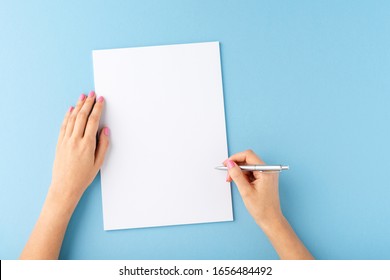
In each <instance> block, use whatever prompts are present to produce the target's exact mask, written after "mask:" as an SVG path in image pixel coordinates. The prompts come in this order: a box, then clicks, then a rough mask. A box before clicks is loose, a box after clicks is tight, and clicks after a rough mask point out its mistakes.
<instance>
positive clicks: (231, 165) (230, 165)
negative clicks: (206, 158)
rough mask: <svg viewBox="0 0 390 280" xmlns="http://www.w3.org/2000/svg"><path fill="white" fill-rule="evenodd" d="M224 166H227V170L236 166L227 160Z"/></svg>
mask: <svg viewBox="0 0 390 280" xmlns="http://www.w3.org/2000/svg"><path fill="white" fill-rule="evenodd" d="M226 165H227V168H228V169H231V168H233V167H234V166H236V163H235V162H234V161H232V160H230V159H228V160H227V161H226Z"/></svg>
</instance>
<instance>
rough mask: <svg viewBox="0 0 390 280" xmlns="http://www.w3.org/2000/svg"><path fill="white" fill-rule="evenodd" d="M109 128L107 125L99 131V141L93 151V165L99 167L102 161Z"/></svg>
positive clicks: (107, 143)
mask: <svg viewBox="0 0 390 280" xmlns="http://www.w3.org/2000/svg"><path fill="white" fill-rule="evenodd" d="M109 136H110V129H109V128H108V127H105V128H103V129H102V130H101V131H100V136H99V142H98V146H97V148H96V152H95V166H96V167H97V169H100V167H101V166H102V164H103V162H104V157H105V156H106V152H107V149H108V145H109Z"/></svg>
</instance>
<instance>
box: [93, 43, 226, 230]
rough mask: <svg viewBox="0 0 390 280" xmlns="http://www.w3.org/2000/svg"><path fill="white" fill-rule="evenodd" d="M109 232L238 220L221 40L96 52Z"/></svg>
mask: <svg viewBox="0 0 390 280" xmlns="http://www.w3.org/2000/svg"><path fill="white" fill-rule="evenodd" d="M93 67H94V79H95V90H96V93H97V94H98V95H102V96H104V97H105V100H106V108H105V112H104V116H103V120H102V124H104V125H107V126H108V127H109V128H110V130H111V134H110V148H109V151H108V153H107V155H106V160H105V162H104V165H103V167H102V169H101V186H102V200H103V219H104V229H105V230H114V229H125V228H141V227H155V226H167V225H179V224H193V223H207V222H220V221H231V220H233V214H232V202H231V190H230V184H228V183H226V182H225V178H226V172H221V171H218V170H215V169H214V167H215V166H217V165H221V162H222V161H223V160H224V159H226V158H227V157H228V153H227V141H226V127H225V113H224V101H223V90H222V75H221V63H220V52H219V43H218V42H211V43H196V44H181V45H167V46H153V47H138V48H123V49H111V50H97V51H93Z"/></svg>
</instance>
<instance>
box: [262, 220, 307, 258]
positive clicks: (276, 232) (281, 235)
mask: <svg viewBox="0 0 390 280" xmlns="http://www.w3.org/2000/svg"><path fill="white" fill-rule="evenodd" d="M261 228H262V229H263V231H264V233H265V234H266V235H267V236H268V238H269V240H270V241H271V243H272V245H273V247H274V248H275V250H276V252H277V253H278V255H279V257H280V259H282V260H291V259H294V260H299V259H300V260H312V259H314V257H313V256H312V255H311V254H310V252H309V251H308V250H307V249H306V247H305V245H303V243H302V242H301V240H300V239H299V238H298V236H297V235H296V233H295V232H294V230H293V229H292V227H291V226H290V224H289V223H288V221H287V220H286V218H285V217H284V216H283V215H282V216H281V217H279V218H278V219H275V220H274V221H272V223H269V224H267V225H264V224H262V225H261Z"/></svg>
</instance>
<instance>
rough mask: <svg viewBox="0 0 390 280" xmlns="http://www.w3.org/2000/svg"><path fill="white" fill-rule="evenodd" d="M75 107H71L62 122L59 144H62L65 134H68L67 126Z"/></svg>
mask: <svg viewBox="0 0 390 280" xmlns="http://www.w3.org/2000/svg"><path fill="white" fill-rule="evenodd" d="M73 109H74V107H73V106H70V108H69V110H68V111H67V112H66V114H65V117H64V120H63V121H62V124H61V129H60V135H59V136H58V143H61V142H62V139H63V138H64V135H65V132H66V126H67V124H68V120H69V116H70V113H71V112H72V111H73Z"/></svg>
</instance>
